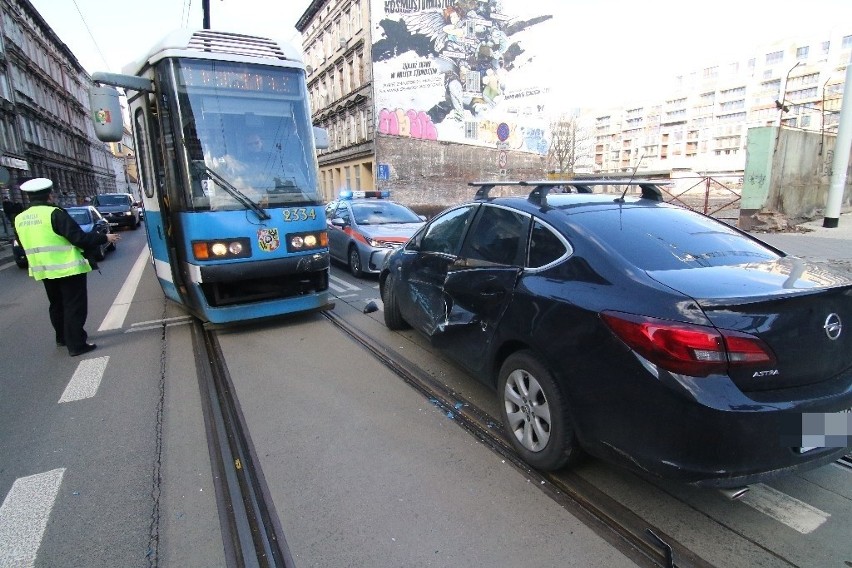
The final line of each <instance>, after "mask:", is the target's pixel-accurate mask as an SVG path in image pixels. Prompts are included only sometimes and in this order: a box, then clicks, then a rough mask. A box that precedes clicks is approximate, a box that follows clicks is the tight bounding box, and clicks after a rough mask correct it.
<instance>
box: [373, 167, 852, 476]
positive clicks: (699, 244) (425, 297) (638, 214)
mask: <svg viewBox="0 0 852 568" xmlns="http://www.w3.org/2000/svg"><path fill="white" fill-rule="evenodd" d="M471 185H473V186H475V187H477V188H478V192H477V197H476V198H475V199H474V200H472V201H471V202H470V203H466V204H463V205H460V206H456V207H453V208H451V209H449V210H447V211H445V212H443V213H442V214H440V215H438V216H436V217H435V218H434V219H432V220H431V221H430V222H429V223H428V224H427V225H426V226H424V227H423V228H422V229H421V230H420V231H419V232H418V233H416V234H415V235H414V236H413V237H412V238H411V240H410V241H409V242H408V243H407V244H406V245H405V246H404V247H403V248H401V249H399V250H397V251H394V252H393V253H392V254H390V255H389V256H388V257H387V259H386V260H385V263H384V266H383V269H382V272H381V274H380V280H379V282H380V289H381V295H382V300H383V302H384V317H385V323H386V324H387V326H388V327H389V328H391V329H404V328H406V327H408V326H412V327H413V328H415V329H416V330H417V331H419V332H421V333H422V334H424V335H425V336H426V337H427V338H428V339H429V341H430V342H431V344H432V345H434V346H435V347H436V348H438V349H440V350H441V351H442V352H443V353H446V354H447V355H449V356H450V357H451V358H452V359H453V360H454V361H455V362H457V363H458V364H459V365H460V366H461V367H462V368H464V369H465V370H466V371H468V372H469V373H471V374H472V375H474V376H476V377H477V378H479V379H480V380H482V381H483V382H485V383H486V384H488V385H490V386H491V387H493V388H494V389H496V391H497V396H498V399H499V401H500V408H501V414H502V419H503V423H504V426H505V429H506V431H507V434H508V436H509V438H510V440H511V441H512V443H513V445H514V447H515V449H516V450H517V452H518V453H519V455H520V456H521V457H522V458H523V459H524V460H525V461H527V463H529V464H530V465H532V466H533V467H536V468H540V469H545V470H554V469H560V468H564V467H567V466H570V465H572V464H574V463H576V462H577V461H578V460H579V459H580V458H581V456H582V455H583V454H584V453H588V454H591V455H594V456H596V457H598V458H601V459H603V460H605V461H608V462H612V463H616V464H620V465H624V466H627V467H629V468H631V469H633V470H636V471H638V472H641V473H643V474H645V475H649V476H652V477H660V478H669V479H678V480H681V481H685V482H688V483H693V484H697V485H703V486H710V487H737V486H742V485H747V484H749V483H755V482H758V481H765V480H768V479H771V478H773V477H777V476H780V475H784V474H789V473H791V472H794V471H802V470H805V469H810V468H814V467H818V466H820V465H822V464H825V463H829V462H831V461H834V460H837V459H838V458H840V457H842V456H843V455H844V454H845V453H848V451H849V446H850V442H849V437H848V433H847V436H846V437H845V438H844V437H843V436H842V435H841V436H839V437H837V436H836V437H834V438H831V440H833V442H831V443H825V444H823V445H816V446H814V445H809V444H806V443H804V442H803V441H802V439H803V432H802V431H801V425H802V421H803V416H806V415H814V414H822V415H826V416H828V415H834V414H840V413H844V412H846V413H847V414H846V416H849V414H848V411H849V409H850V407H852V333H850V327H849V326H850V325H852V324H850V323H849V322H852V279H850V278H848V277H846V276H844V275H842V274H839V273H833V272H831V271H829V270H827V269H825V268H823V267H821V266H817V265H814V264H811V263H809V262H807V261H805V260H802V259H799V258H795V257H790V256H787V255H785V254H784V253H783V252H782V251H780V250H778V249H775V248H773V247H771V246H769V245H767V244H765V243H763V242H762V241H759V240H758V239H755V238H754V237H752V236H750V235H748V234H746V233H744V232H741V231H739V230H737V229H736V228H733V227H730V226H729V225H727V224H725V223H722V222H720V221H717V220H715V219H712V218H710V217H707V216H704V215H701V214H699V213H695V212H693V211H689V210H687V209H684V208H680V207H677V206H674V205H670V204H666V203H663V202H662V198H661V196H662V193H661V191H660V189H659V187H658V186H657V184H656V183H655V182H653V181H650V180H612V179H610V180H578V181H573V182H565V181H560V182H551V181H541V182H532V181H531V182H477V183H472V184H471ZM501 185H504V186H513V187H509V188H508V189H510V190H511V189H514V190H517V189H518V188H522V189H524V190H525V193H526V191H529V195H528V196H523V197H511V196H509V197H491V196H489V193H490V192H491V191H492V190H493V189H494V187H495V186H501ZM607 186H609V187H608V189H609V190H616V191H615V192H614V193H609V192H602V190H603V189H604V188H607ZM501 189H502V188H501ZM622 189H623V192H622V191H621V190H622ZM630 190H633V191H632V193H631V194H630V195H628V192H629V191H630ZM637 190H638V191H640V192H641V195H636V193H637ZM557 191H559V193H557ZM844 324H845V325H844ZM847 422H848V420H847ZM838 440H840V442H838Z"/></svg>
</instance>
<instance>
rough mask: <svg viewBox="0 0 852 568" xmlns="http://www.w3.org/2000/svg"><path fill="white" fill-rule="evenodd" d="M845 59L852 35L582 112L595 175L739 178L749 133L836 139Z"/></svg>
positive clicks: (769, 50) (795, 44)
mask: <svg viewBox="0 0 852 568" xmlns="http://www.w3.org/2000/svg"><path fill="white" fill-rule="evenodd" d="M851 55H852V28H850V29H849V30H848V32H847V33H845V34H841V33H835V34H834V35H832V36H814V37H798V38H787V39H783V40H778V41H776V42H774V43H772V44H769V45H767V46H765V47H764V48H762V49H760V50H759V51H758V52H757V53H753V54H750V55H747V56H745V57H743V58H742V59H739V60H735V61H729V62H726V63H724V64H713V65H709V66H707V67H703V68H702V69H699V70H696V71H694V72H691V73H689V74H686V75H683V76H679V77H677V86H676V88H675V89H674V90H673V91H672V92H671V94H670V95H669V96H667V97H665V98H664V99H663V100H657V101H652V102H649V103H647V102H646V103H644V104H643V103H637V102H634V103H632V104H630V103H628V104H625V105H624V106H621V107H619V108H611V109H606V110H600V109H595V110H585V111H584V113H583V117H584V120H585V122H586V125H587V128H589V129H590V130H591V131H592V132H593V133H594V137H595V148H594V164H595V166H594V169H595V171H597V172H618V171H621V172H624V171H632V170H633V169H634V168H636V167H637V166H638V167H639V171H642V170H654V171H666V170H668V171H692V172H696V173H702V174H717V173H734V174H736V173H739V174H740V175H741V174H742V172H743V170H744V168H745V161H746V141H747V133H748V130H749V129H750V128H756V127H764V126H785V127H788V128H795V129H801V130H807V131H813V132H820V133H823V134H835V133H836V132H837V125H838V119H839V113H840V104H841V100H842V96H843V88H844V80H845V73H846V66H847V65H848V64H849V62H850V56H851Z"/></svg>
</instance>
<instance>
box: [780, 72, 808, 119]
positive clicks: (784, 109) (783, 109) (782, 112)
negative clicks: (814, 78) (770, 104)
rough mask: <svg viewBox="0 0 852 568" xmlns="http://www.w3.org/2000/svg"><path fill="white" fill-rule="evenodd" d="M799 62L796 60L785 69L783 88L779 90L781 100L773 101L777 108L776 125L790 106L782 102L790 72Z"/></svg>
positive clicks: (785, 95)
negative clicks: (788, 68)
mask: <svg viewBox="0 0 852 568" xmlns="http://www.w3.org/2000/svg"><path fill="white" fill-rule="evenodd" d="M801 64H802V62H801V61H796V64H795V65H793V66H792V67H790V70H789V71H787V76H786V77H784V89H783V90H782V91H781V100H780V101H777V100H776V101H775V108H777V109H778V126H781V118H782V117H783V116H784V113H785V112H789V111H790V107H788V106H787V105H786V104H784V102H785V101H784V99H786V98H787V81H789V80H790V73H792V72H793V69H795V68H796V67H798V66H799V65H801Z"/></svg>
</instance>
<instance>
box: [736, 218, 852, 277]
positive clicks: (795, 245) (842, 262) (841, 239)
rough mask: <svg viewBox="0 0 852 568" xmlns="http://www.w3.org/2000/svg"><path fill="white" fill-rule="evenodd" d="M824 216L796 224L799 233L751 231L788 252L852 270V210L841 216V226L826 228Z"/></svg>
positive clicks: (839, 224) (839, 223) (759, 237)
mask: <svg viewBox="0 0 852 568" xmlns="http://www.w3.org/2000/svg"><path fill="white" fill-rule="evenodd" d="M822 223H823V219H821V218H820V219H815V220H813V221H808V222H806V223H802V224H800V225H797V226H796V227H797V228H798V229H799V231H796V232H789V233H784V232H775V233H762V232H759V231H752V232H751V233H750V234H751V235H752V236H754V237H756V238H758V239H760V240H762V241H764V242H766V243H769V244H770V245H772V246H774V247H776V248H779V249H781V250H783V251H784V252H786V253H787V254H790V255H794V256H799V257H802V258H807V259H809V260H817V261H824V262H827V263H829V264H832V265H835V266H837V267H838V268H844V267H845V268H846V269H847V270H848V271H850V272H852V212H850V213H845V214H841V215H840V219H839V221H838V226H837V227H835V228H833V229H827V228H825V227H823V226H822Z"/></svg>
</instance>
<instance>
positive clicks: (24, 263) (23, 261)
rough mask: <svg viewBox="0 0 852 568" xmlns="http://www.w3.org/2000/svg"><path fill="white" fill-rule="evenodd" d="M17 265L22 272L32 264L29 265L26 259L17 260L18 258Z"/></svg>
mask: <svg viewBox="0 0 852 568" xmlns="http://www.w3.org/2000/svg"><path fill="white" fill-rule="evenodd" d="M15 264H17V265H18V268H20V269H21V270H23V269H25V268H27V267H28V266H29V264H30V263H29V262H27V259H25V258H24V259H17V258H16V259H15Z"/></svg>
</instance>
